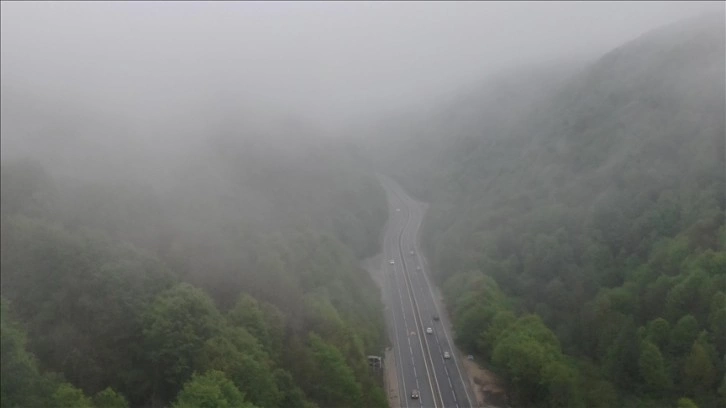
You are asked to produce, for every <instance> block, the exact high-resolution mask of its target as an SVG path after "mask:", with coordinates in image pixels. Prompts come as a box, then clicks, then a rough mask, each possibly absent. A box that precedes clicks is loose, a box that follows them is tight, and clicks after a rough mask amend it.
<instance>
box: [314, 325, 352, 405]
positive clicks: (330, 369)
mask: <svg viewBox="0 0 726 408" xmlns="http://www.w3.org/2000/svg"><path fill="white" fill-rule="evenodd" d="M308 342H309V347H310V352H311V358H312V361H313V362H314V363H315V366H316V370H315V371H313V372H310V373H308V375H309V376H310V379H309V384H310V385H309V391H308V394H309V395H310V396H311V398H312V399H313V400H314V401H316V402H317V403H318V404H320V405H321V406H331V407H332V406H335V407H363V400H362V396H363V394H362V390H361V387H360V384H358V383H357V382H356V381H355V377H354V375H353V371H352V370H351V369H350V368H349V367H347V366H346V364H345V359H344V358H343V356H342V355H341V353H340V352H339V351H338V350H337V349H336V348H335V347H333V346H331V345H329V344H326V343H325V342H324V341H323V340H322V339H321V338H320V337H319V336H317V335H315V334H310V336H309V339H308Z"/></svg>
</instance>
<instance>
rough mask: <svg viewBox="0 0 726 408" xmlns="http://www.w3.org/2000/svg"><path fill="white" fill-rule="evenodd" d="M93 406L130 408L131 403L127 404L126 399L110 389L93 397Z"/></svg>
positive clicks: (98, 407)
mask: <svg viewBox="0 0 726 408" xmlns="http://www.w3.org/2000/svg"><path fill="white" fill-rule="evenodd" d="M93 406H94V408H129V403H128V402H126V398H124V397H123V396H122V395H119V394H117V393H116V391H114V390H113V389H111V388H110V387H109V388H106V389H104V390H103V391H99V392H98V393H97V394H96V395H95V396H94V397H93Z"/></svg>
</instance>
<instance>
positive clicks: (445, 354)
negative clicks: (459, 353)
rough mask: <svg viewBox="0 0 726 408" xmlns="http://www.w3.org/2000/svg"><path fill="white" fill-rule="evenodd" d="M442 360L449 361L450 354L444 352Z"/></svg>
mask: <svg viewBox="0 0 726 408" xmlns="http://www.w3.org/2000/svg"><path fill="white" fill-rule="evenodd" d="M444 358H445V359H447V360H448V359H450V358H451V354H450V353H449V352H448V351H444Z"/></svg>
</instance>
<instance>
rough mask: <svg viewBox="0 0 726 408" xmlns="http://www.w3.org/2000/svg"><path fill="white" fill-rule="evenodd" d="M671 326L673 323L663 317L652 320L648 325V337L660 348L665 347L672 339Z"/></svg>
mask: <svg viewBox="0 0 726 408" xmlns="http://www.w3.org/2000/svg"><path fill="white" fill-rule="evenodd" d="M670 328H671V325H670V324H669V323H668V321H667V320H666V319H664V318H662V317H659V318H657V319H654V320H651V321H650V322H648V325H647V330H646V339H647V340H648V341H650V342H651V343H653V344H655V345H656V346H658V347H659V348H662V347H665V346H667V345H668V340H669V339H670Z"/></svg>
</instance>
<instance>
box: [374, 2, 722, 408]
mask: <svg viewBox="0 0 726 408" xmlns="http://www.w3.org/2000/svg"><path fill="white" fill-rule="evenodd" d="M724 49H725V44H724V17H723V15H711V16H703V17H699V18H695V19H691V20H687V21H682V22H679V23H676V24H673V25H670V26H667V27H663V28H661V29H659V30H656V31H653V32H650V33H647V34H646V35H643V36H642V37H640V38H637V39H635V40H633V41H631V42H629V43H627V44H624V45H622V46H621V47H618V48H616V49H614V50H612V51H611V52H609V53H607V54H605V55H603V56H602V57H601V58H599V59H598V60H596V61H593V62H591V63H588V64H585V65H584V66H582V67H576V68H573V66H572V65H563V66H557V65H552V66H550V67H546V68H543V69H539V70H538V69H534V68H533V69H531V70H528V71H520V72H512V73H509V74H505V75H502V77H501V78H498V79H495V80H493V81H492V82H491V84H488V85H485V86H483V87H481V88H480V89H479V90H477V91H476V92H472V93H471V94H470V95H467V96H465V97H462V98H460V99H458V100H454V101H452V102H451V103H449V104H448V105H447V106H444V107H442V108H440V109H439V110H438V111H437V110H433V111H432V112H430V113H429V114H427V115H425V116H424V115H422V116H419V117H416V116H413V117H409V118H405V119H406V120H405V124H404V122H403V121H399V122H397V120H396V119H395V118H392V119H391V121H390V122H391V123H392V124H393V125H391V124H388V125H382V126H381V128H380V129H378V130H379V132H380V133H385V134H386V139H385V140H384V139H379V140H378V141H376V142H374V143H369V144H368V146H369V148H370V149H371V151H372V152H375V157H380V158H382V159H381V160H380V161H379V162H378V165H379V166H381V167H382V168H385V169H387V171H388V173H389V174H391V175H393V176H394V177H396V178H397V179H398V180H400V181H401V182H402V183H403V184H404V185H405V186H406V187H407V188H408V189H409V190H410V191H412V192H413V193H415V195H417V196H418V197H420V198H421V199H424V200H427V201H429V202H430V203H431V207H430V211H429V213H428V215H427V220H426V222H425V233H424V234H423V237H424V239H425V244H426V247H427V249H428V252H429V254H430V255H431V256H432V258H433V261H434V263H435V268H433V270H434V271H436V272H437V276H436V278H437V279H438V281H439V283H441V284H442V285H443V289H444V293H445V296H446V298H447V306H448V308H449V310H450V312H451V313H452V315H453V318H454V325H455V329H456V337H457V341H458V344H459V345H460V346H461V347H462V348H463V349H464V350H465V351H466V352H470V353H474V354H478V355H479V356H481V357H482V358H483V359H484V360H486V361H488V362H489V363H490V364H491V367H492V368H493V369H494V370H495V371H496V372H497V373H499V374H500V375H501V376H502V377H503V378H504V379H505V380H506V381H507V382H508V384H509V389H510V391H511V394H512V402H513V404H514V406H523V407H524V406H527V407H530V406H537V407H675V406H678V407H692V406H699V407H702V408H705V407H722V406H726V374H725V373H726V367H725V362H726V360H725V358H724V356H725V355H726V354H725V353H726V348H725V347H726V337H725V336H726V229H725V227H724V211H725V210H726V196H725V192H724V188H725V185H726V167H725V165H724V161H725V159H724V157H725V155H726V150H725V143H726V142H725V140H726V136H725V134H726V129H725V127H724V112H725V108H726V107H725V106H724V104H725V100H726V97H725V89H726V86H725V84H724V80H725V73H726V69H725V68H724V61H725V56H724ZM381 151H386V152H385V153H380V154H378V153H379V152H381ZM392 158H398V159H395V160H394V159H392Z"/></svg>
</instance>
